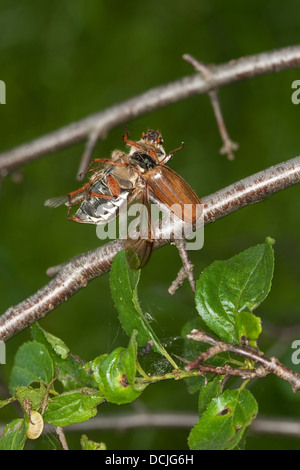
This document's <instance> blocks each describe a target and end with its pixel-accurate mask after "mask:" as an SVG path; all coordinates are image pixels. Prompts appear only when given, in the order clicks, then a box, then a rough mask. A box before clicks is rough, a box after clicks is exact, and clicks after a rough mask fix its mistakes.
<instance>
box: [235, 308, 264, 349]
mask: <svg viewBox="0 0 300 470" xmlns="http://www.w3.org/2000/svg"><path fill="white" fill-rule="evenodd" d="M235 327H236V334H237V337H238V339H239V340H240V338H241V337H242V336H244V337H246V338H248V339H249V340H250V344H252V346H255V343H254V341H255V340H256V339H257V338H258V337H259V335H260V333H261V332H262V328H261V320H260V318H259V317H257V316H256V315H253V314H252V313H250V312H247V311H245V312H240V313H239V314H238V315H237V318H236V322H235Z"/></svg>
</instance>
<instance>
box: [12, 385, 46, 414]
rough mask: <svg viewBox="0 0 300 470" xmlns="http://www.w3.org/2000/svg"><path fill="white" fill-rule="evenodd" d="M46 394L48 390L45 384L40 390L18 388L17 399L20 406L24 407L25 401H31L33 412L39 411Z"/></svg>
mask: <svg viewBox="0 0 300 470" xmlns="http://www.w3.org/2000/svg"><path fill="white" fill-rule="evenodd" d="M46 393H47V389H46V387H45V385H43V384H41V385H40V387H39V388H31V387H24V386H21V387H17V388H16V398H17V400H18V401H19V403H20V405H21V406H23V400H25V399H26V400H27V399H28V400H30V405H31V406H30V408H31V409H33V410H38V409H39V408H40V406H41V403H42V401H43V399H44V397H45V394H46Z"/></svg>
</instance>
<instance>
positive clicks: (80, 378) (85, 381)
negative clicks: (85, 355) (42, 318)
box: [31, 323, 97, 390]
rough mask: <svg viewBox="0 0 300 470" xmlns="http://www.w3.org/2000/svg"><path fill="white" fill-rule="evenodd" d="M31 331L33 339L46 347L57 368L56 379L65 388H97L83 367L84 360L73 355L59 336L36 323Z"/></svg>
mask: <svg viewBox="0 0 300 470" xmlns="http://www.w3.org/2000/svg"><path fill="white" fill-rule="evenodd" d="M31 332H32V335H33V337H34V339H35V340H36V341H39V343H41V344H43V345H44V346H45V347H46V348H47V351H48V353H49V354H50V356H51V358H52V361H53V363H54V367H55V369H56V370H58V378H57V380H58V381H59V382H61V383H62V384H63V386H64V389H65V390H73V389H74V388H82V387H89V388H97V384H96V383H95V381H94V380H93V377H92V375H91V374H90V373H89V371H88V370H86V369H85V367H84V361H82V360H80V359H79V358H78V357H75V356H73V355H72V354H71V352H70V350H69V348H68V346H67V345H66V344H65V343H64V342H63V341H62V340H61V339H60V338H57V337H56V336H53V335H52V334H50V333H48V332H47V331H45V330H44V329H43V328H41V327H40V326H39V325H38V323H34V324H33V325H32V327H31Z"/></svg>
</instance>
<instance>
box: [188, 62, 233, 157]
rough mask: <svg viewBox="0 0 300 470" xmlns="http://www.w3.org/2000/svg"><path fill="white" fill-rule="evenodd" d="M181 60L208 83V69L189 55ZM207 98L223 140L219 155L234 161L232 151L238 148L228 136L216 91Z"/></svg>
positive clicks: (209, 73) (209, 77)
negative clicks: (188, 64)
mask: <svg viewBox="0 0 300 470" xmlns="http://www.w3.org/2000/svg"><path fill="white" fill-rule="evenodd" d="M183 59H184V60H186V61H187V62H189V63H190V64H191V65H192V66H193V67H194V69H195V70H197V72H200V73H201V74H202V75H203V77H204V78H205V80H207V81H208V82H209V81H210V80H212V74H211V72H210V69H209V68H208V67H207V66H206V65H205V64H203V63H202V62H199V61H198V60H196V59H195V58H194V57H192V56H191V55H189V54H184V55H183ZM208 96H209V97H210V102H211V105H212V107H213V110H214V114H215V118H216V121H217V124H218V128H219V132H220V135H221V138H222V140H223V147H222V148H221V150H220V153H221V154H225V153H227V158H228V160H234V154H233V151H234V150H237V149H238V147H239V146H238V144H237V143H236V142H233V141H232V140H231V139H230V137H229V135H228V132H227V129H226V125H225V121H224V118H223V114H222V111H221V106H220V101H219V96H218V91H217V90H216V89H215V90H211V91H209V92H208Z"/></svg>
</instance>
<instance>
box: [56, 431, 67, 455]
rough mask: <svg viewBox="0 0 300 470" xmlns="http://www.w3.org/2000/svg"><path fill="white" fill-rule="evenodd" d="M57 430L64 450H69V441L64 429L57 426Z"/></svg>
mask: <svg viewBox="0 0 300 470" xmlns="http://www.w3.org/2000/svg"><path fill="white" fill-rule="evenodd" d="M55 430H56V434H57V436H58V439H59V442H60V445H61V448H62V450H69V447H68V443H67V439H66V436H65V434H64V431H63V428H61V427H60V426H57V427H56V428H55Z"/></svg>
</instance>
